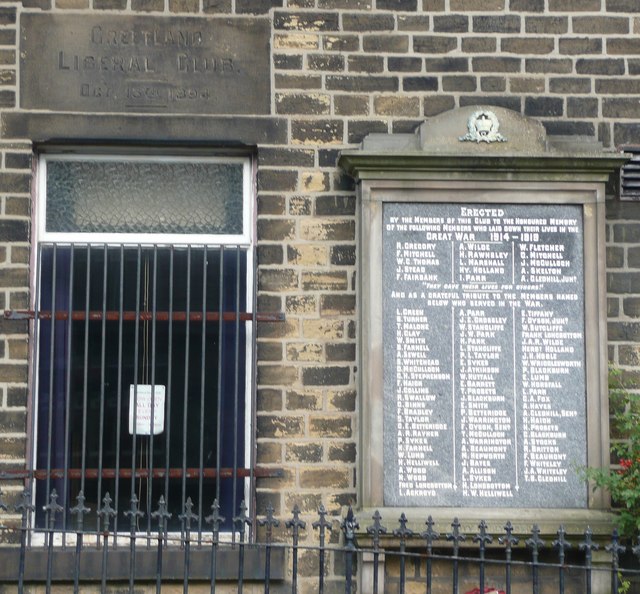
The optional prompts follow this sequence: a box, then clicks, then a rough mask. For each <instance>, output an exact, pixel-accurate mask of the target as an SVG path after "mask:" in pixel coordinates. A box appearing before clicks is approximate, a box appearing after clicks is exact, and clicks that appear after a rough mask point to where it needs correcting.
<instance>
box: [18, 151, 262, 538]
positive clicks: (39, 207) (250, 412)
mask: <svg viewBox="0 0 640 594" xmlns="http://www.w3.org/2000/svg"><path fill="white" fill-rule="evenodd" d="M118 148H120V147H116V148H113V147H73V148H69V147H64V148H60V147H43V148H42V149H41V150H40V151H39V153H38V154H37V159H36V169H35V171H34V177H35V184H34V189H35V192H34V196H33V198H32V200H33V214H32V221H33V234H32V256H31V267H32V271H33V272H32V280H31V307H32V309H33V311H34V312H35V315H34V320H33V321H32V326H31V330H30V337H31V339H32V341H33V346H32V349H31V362H32V365H31V366H30V374H29V389H30V393H31V394H32V396H31V398H30V406H29V415H30V416H29V420H28V427H29V436H28V438H29V439H28V444H29V446H28V451H27V468H28V469H29V475H30V477H31V478H30V479H29V482H30V483H31V484H32V485H33V488H32V492H31V497H32V503H35V502H36V486H37V483H38V482H41V483H42V486H44V485H45V484H46V483H45V481H38V480H37V479H36V477H35V474H34V473H33V470H35V469H37V468H38V465H37V464H38V462H37V459H38V450H39V446H38V440H39V435H38V410H39V403H38V400H39V397H40V394H39V392H40V386H39V370H40V367H41V365H40V352H41V351H42V350H43V349H46V346H45V345H41V344H40V337H39V324H40V321H39V319H38V314H39V312H40V305H41V299H42V297H41V294H40V292H41V286H40V285H41V274H42V273H41V270H40V259H41V257H42V256H41V253H42V249H41V246H44V245H52V244H56V245H58V246H59V247H60V246H64V247H69V246H71V247H73V246H83V247H86V248H87V249H91V248H92V247H95V246H108V247H110V248H111V247H113V246H117V247H120V246H122V247H123V248H125V249H126V248H131V247H142V248H143V249H144V248H151V247H153V246H156V247H159V246H165V247H172V248H185V247H192V248H193V247H195V248H203V249H205V250H206V248H208V247H221V248H224V247H232V248H236V249H238V250H241V251H243V252H244V253H245V254H246V256H245V257H246V271H245V275H246V276H245V279H244V282H245V283H246V290H245V294H244V299H245V302H246V306H245V307H246V311H252V312H255V311H256V294H257V286H256V270H255V267H256V241H257V235H256V220H255V203H256V192H257V184H256V163H255V156H254V155H253V154H251V153H249V152H248V151H228V152H223V153H222V152H219V151H203V150H198V149H194V150H180V151H176V152H171V151H170V150H167V151H155V150H153V149H149V150H146V151H139V150H136V149H135V148H134V149H133V150H132V151H129V150H128V149H125V148H124V147H122V150H118ZM124 159H126V160H130V161H138V162H161V163H162V162H165V163H175V162H183V163H202V162H214V163H215V162H218V163H240V164H242V180H243V181H242V212H243V226H242V232H241V233H239V234H204V233H203V234H193V233H185V234H179V233H94V232H76V233H66V232H51V231H47V230H46V211H47V206H48V195H47V163H48V162H49V161H51V160H61V161H118V160H119V161H122V160H124ZM227 251H229V250H227ZM254 316H255V313H254ZM241 323H242V322H241ZM256 331H257V327H256V324H255V319H254V320H249V321H246V322H245V327H244V333H245V338H244V343H245V346H244V363H243V366H244V370H245V371H244V382H241V383H240V385H239V389H240V390H242V392H243V394H244V421H243V424H244V435H243V436H240V439H239V441H238V444H240V443H241V442H242V447H243V449H244V455H243V458H241V459H239V460H238V468H239V469H241V468H243V467H244V468H247V469H250V470H251V469H253V468H254V466H255V452H254V450H255V389H256V384H255V375H256V345H255V339H256ZM126 431H127V427H126V426H123V432H126ZM46 480H47V481H48V480H51V479H50V478H49V479H46ZM237 480H240V481H242V484H243V488H241V489H240V491H239V499H238V501H240V499H243V500H244V501H245V502H246V505H247V512H248V513H251V508H252V507H253V496H252V495H253V491H254V489H255V478H254V474H253V471H251V472H250V474H249V476H247V477H245V478H242V477H238V479H237ZM42 486H41V488H42ZM159 494H160V492H158V495H159ZM102 495H104V493H102ZM203 498H204V497H203ZM204 499H205V500H204V501H203V502H200V503H199V505H200V506H201V508H202V510H203V512H204V511H206V510H208V506H209V505H210V504H211V503H212V501H209V500H208V499H209V498H204ZM124 503H125V502H123V504H124ZM156 503H157V502H155V501H154V502H153V504H154V505H155V504H156ZM234 503H235V502H234ZM72 505H73V502H72V501H70V502H69V507H71V506H72ZM196 505H198V502H196ZM120 507H126V506H125V505H121V506H120ZM120 511H121V510H120ZM149 511H152V510H149ZM68 514H69V509H65V511H64V515H65V516H68ZM203 515H205V514H203ZM33 524H34V526H35V516H34V518H33ZM233 530H234V529H233V528H232V529H231V530H230V531H229V532H221V533H220V535H221V539H222V540H226V539H227V538H229V537H230V535H231V533H232V532H233ZM56 532H59V535H60V536H61V538H60V539H59V538H56V539H55V542H60V541H61V542H62V543H68V542H69V538H70V537H71V538H72V537H73V535H74V534H75V530H74V529H73V527H72V524H71V522H65V527H64V528H62V529H60V530H59V531H58V530H56ZM125 532H126V533H128V532H129V528H128V526H125V525H121V526H118V531H117V533H115V532H114V538H118V539H119V538H121V537H123V536H124V533H125ZM60 533H61V534H60ZM167 534H168V535H171V534H176V533H175V532H172V531H171V530H169V531H168V532H167ZM203 534H204V535H205V537H206V530H203ZM136 535H137V537H145V538H148V536H149V534H148V530H146V529H142V528H140V529H139V530H138V531H136ZM45 539H46V529H45V528H44V527H40V528H36V532H35V533H34V535H33V538H32V544H35V545H37V544H39V543H40V544H42V543H44V542H45Z"/></svg>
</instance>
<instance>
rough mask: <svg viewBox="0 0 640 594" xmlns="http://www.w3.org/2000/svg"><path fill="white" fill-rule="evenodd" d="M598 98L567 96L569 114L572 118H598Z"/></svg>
mask: <svg viewBox="0 0 640 594" xmlns="http://www.w3.org/2000/svg"><path fill="white" fill-rule="evenodd" d="M598 103H599V102H598V99H596V98H586V97H581V98H578V97H567V116H568V117H570V118H597V117H598Z"/></svg>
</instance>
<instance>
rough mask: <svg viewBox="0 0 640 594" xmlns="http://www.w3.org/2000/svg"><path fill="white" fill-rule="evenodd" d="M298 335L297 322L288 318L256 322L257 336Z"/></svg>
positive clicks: (263, 337)
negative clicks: (281, 320)
mask: <svg viewBox="0 0 640 594" xmlns="http://www.w3.org/2000/svg"><path fill="white" fill-rule="evenodd" d="M299 335H300V326H299V322H298V320H296V319H293V320H291V319H288V320H286V321H284V322H258V338H261V339H272V340H274V339H276V338H294V337H296V336H299Z"/></svg>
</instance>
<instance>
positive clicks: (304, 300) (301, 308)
mask: <svg viewBox="0 0 640 594" xmlns="http://www.w3.org/2000/svg"><path fill="white" fill-rule="evenodd" d="M317 307H318V298H317V297H316V296H315V295H287V297H286V299H285V308H286V312H287V314H293V315H301V314H308V313H314V312H315V311H316V310H317Z"/></svg>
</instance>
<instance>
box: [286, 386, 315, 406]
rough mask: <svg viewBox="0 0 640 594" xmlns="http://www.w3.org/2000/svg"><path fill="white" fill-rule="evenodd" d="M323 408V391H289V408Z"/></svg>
mask: <svg viewBox="0 0 640 594" xmlns="http://www.w3.org/2000/svg"><path fill="white" fill-rule="evenodd" d="M321 408H322V392H321V391H319V390H316V391H307V392H296V391H288V392H287V410H294V411H295V410H320V409H321Z"/></svg>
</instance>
